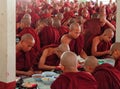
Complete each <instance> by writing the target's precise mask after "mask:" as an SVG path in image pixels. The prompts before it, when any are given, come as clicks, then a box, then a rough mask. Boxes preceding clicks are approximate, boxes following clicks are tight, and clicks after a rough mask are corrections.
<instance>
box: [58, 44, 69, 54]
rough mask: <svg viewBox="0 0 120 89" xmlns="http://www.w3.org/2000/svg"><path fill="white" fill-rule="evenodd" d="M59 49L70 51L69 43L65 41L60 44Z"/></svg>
mask: <svg viewBox="0 0 120 89" xmlns="http://www.w3.org/2000/svg"><path fill="white" fill-rule="evenodd" d="M58 49H59V50H61V51H62V52H65V51H70V48H69V45H68V44H64V43H62V44H60V45H59V46H58Z"/></svg>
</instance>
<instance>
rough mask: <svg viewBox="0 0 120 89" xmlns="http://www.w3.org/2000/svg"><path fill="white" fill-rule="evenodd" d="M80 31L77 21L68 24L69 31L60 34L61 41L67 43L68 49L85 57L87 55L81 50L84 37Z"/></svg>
mask: <svg viewBox="0 0 120 89" xmlns="http://www.w3.org/2000/svg"><path fill="white" fill-rule="evenodd" d="M80 33H81V27H80V25H79V24H78V23H72V24H71V25H70V29H69V32H68V33H67V34H65V35H63V36H62V38H61V43H65V44H68V45H69V46H70V50H71V51H73V52H75V53H76V54H77V55H80V56H81V57H82V58H86V57H87V55H86V53H85V52H84V50H83V46H84V39H83V36H82V34H80Z"/></svg>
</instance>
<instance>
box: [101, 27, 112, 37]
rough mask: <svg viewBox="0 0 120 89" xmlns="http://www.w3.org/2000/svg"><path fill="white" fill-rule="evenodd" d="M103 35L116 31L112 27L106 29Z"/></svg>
mask: <svg viewBox="0 0 120 89" xmlns="http://www.w3.org/2000/svg"><path fill="white" fill-rule="evenodd" d="M103 35H108V36H109V35H114V32H113V30H112V29H111V28H108V29H105V31H104V32H103Z"/></svg>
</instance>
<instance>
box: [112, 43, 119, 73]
mask: <svg viewBox="0 0 120 89" xmlns="http://www.w3.org/2000/svg"><path fill="white" fill-rule="evenodd" d="M110 50H111V55H112V57H113V58H114V60H115V68H116V69H118V70H119V71H120V42H115V43H114V44H112V46H111V48H110Z"/></svg>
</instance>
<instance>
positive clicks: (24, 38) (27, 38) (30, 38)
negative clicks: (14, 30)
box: [21, 34, 35, 42]
mask: <svg viewBox="0 0 120 89" xmlns="http://www.w3.org/2000/svg"><path fill="white" fill-rule="evenodd" d="M29 40H31V41H33V42H34V41H35V40H34V38H33V36H32V35H31V34H24V35H23V36H22V37H21V41H29Z"/></svg>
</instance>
